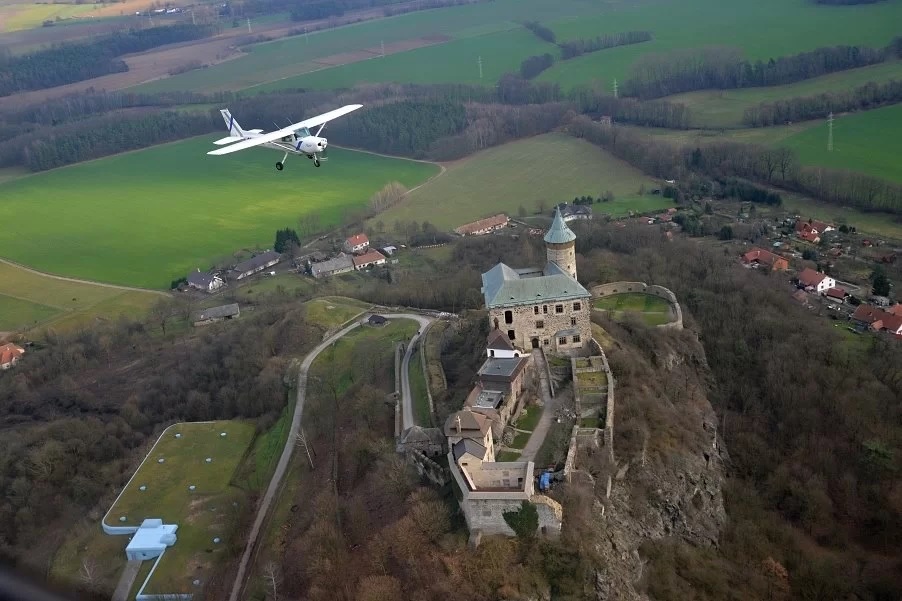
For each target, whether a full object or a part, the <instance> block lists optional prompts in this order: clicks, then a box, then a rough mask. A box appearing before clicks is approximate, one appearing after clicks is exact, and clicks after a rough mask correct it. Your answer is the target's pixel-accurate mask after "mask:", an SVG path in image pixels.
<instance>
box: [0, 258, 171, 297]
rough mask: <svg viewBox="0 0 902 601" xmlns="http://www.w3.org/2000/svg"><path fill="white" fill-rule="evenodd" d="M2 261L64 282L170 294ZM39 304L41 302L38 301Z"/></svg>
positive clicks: (162, 294)
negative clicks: (71, 276)
mask: <svg viewBox="0 0 902 601" xmlns="http://www.w3.org/2000/svg"><path fill="white" fill-rule="evenodd" d="M0 263H5V264H7V265H9V266H11V267H17V268H19V269H24V270H25V271H28V272H31V273H34V274H36V275H42V276H44V277H48V278H53V279H54V280H61V281H63V282H72V283H74V284H88V285H92V286H100V287H101V288H112V289H115V290H127V291H130V292H150V293H152V294H156V295H159V296H163V297H168V296H169V294H168V293H166V292H163V291H162V290H154V289H152V288H136V287H134V286H123V285H121V284H107V283H106V282H98V281H96V280H80V279H78V278H70V277H68V276H64V275H56V274H53V273H47V272H46V271H39V270H37V269H33V268H31V267H28V266H26V265H22V264H21V263H16V262H15V261H10V260H9V259H4V258H3V257H0ZM0 294H5V293H3V292H0ZM6 296H10V295H9V294H7V295H6ZM29 302H35V301H29ZM38 304H40V303H38ZM47 306H50V305H47Z"/></svg>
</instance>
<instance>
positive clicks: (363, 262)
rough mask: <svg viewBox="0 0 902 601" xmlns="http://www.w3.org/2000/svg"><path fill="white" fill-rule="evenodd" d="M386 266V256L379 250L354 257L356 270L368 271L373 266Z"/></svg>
mask: <svg viewBox="0 0 902 601" xmlns="http://www.w3.org/2000/svg"><path fill="white" fill-rule="evenodd" d="M383 264H385V256H384V255H383V254H382V253H380V252H379V251H378V250H370V251H367V252H366V253H365V254H362V255H357V256H355V257H354V269H358V270H359V269H366V268H367V267H369V266H371V265H383Z"/></svg>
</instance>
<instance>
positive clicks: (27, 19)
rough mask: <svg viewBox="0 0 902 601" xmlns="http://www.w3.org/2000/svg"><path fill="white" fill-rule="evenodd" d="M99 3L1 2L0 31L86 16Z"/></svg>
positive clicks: (97, 6) (16, 29) (28, 27)
mask: <svg viewBox="0 0 902 601" xmlns="http://www.w3.org/2000/svg"><path fill="white" fill-rule="evenodd" d="M99 7H100V5H99V4H75V3H74V2H73V3H72V4H63V3H61V4H49V3H48V4H29V3H24V2H23V3H10V4H7V3H0V32H5V31H18V30H20V29H31V28H32V27H40V26H41V24H42V23H43V22H44V21H47V20H51V21H52V20H54V19H56V18H60V19H71V18H73V17H84V16H86V15H88V14H89V13H91V12H93V11H94V10H95V9H97V8H99Z"/></svg>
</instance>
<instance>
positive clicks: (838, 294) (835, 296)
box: [824, 288, 848, 303]
mask: <svg viewBox="0 0 902 601" xmlns="http://www.w3.org/2000/svg"><path fill="white" fill-rule="evenodd" d="M847 295H848V292H846V290H845V288H830V289H829V290H827V291H826V292H825V293H824V297H825V298H826V299H827V300H830V301H835V302H839V303H841V302H843V301H844V300H846V296H847Z"/></svg>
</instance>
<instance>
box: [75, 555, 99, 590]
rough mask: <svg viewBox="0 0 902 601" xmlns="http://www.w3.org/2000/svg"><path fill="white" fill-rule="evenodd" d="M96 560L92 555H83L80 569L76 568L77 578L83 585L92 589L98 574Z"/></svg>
mask: <svg viewBox="0 0 902 601" xmlns="http://www.w3.org/2000/svg"><path fill="white" fill-rule="evenodd" d="M98 571H99V570H98V567H97V562H96V561H94V559H93V558H92V557H85V558H84V559H82V560H81V569H79V570H78V579H79V580H81V581H82V582H83V583H84V584H85V586H87V587H88V588H90V589H93V588H94V587H95V586H96V585H97V579H98V577H99V574H98Z"/></svg>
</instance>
